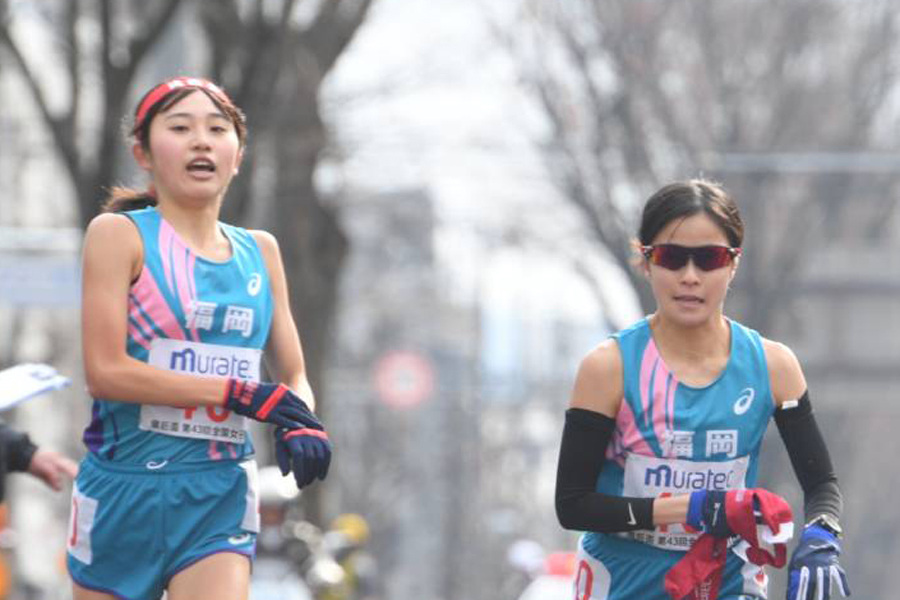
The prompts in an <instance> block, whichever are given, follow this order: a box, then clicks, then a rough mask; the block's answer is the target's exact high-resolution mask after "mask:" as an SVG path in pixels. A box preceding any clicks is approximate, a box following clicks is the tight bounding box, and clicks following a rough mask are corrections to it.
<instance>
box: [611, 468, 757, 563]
mask: <svg viewBox="0 0 900 600" xmlns="http://www.w3.org/2000/svg"><path fill="white" fill-rule="evenodd" d="M749 464H750V458H749V457H748V456H742V457H740V458H736V459H734V460H726V461H721V462H711V461H710V462H700V461H692V460H680V459H677V458H659V457H656V456H644V455H641V454H628V455H627V456H626V458H625V479H624V482H623V483H624V486H623V489H622V495H623V496H636V497H640V498H655V497H662V498H665V497H668V496H675V495H677V494H690V493H691V492H696V491H698V490H716V491H723V492H724V491H727V490H736V489H741V488H744V487H746V481H747V467H748V465H749ZM627 537H629V538H632V539H635V540H638V541H640V542H644V543H646V544H650V545H651V546H656V547H657V548H665V549H667V550H689V549H690V547H691V546H692V545H693V544H694V542H695V541H697V538H699V537H700V533H699V532H695V531H693V530H690V529H689V528H687V527H686V526H685V525H683V524H675V525H660V526H659V527H657V528H656V529H654V530H652V531H651V530H644V531H633V532H628V534H627Z"/></svg>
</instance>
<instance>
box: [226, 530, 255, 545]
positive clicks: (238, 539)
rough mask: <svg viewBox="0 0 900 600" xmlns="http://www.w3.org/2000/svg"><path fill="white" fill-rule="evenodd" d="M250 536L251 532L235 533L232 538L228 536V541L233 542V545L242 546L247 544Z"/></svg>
mask: <svg viewBox="0 0 900 600" xmlns="http://www.w3.org/2000/svg"><path fill="white" fill-rule="evenodd" d="M250 537H251V536H250V534H249V533H242V534H240V535H233V536H231V537H230V538H228V543H229V544H231V545H232V546H240V545H241V544H246V543H247V542H249V541H250Z"/></svg>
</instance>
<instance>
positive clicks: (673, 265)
mask: <svg viewBox="0 0 900 600" xmlns="http://www.w3.org/2000/svg"><path fill="white" fill-rule="evenodd" d="M641 252H642V253H643V254H644V258H646V259H647V260H649V261H650V262H651V263H653V264H654V265H659V266H660V267H663V268H664V269H669V270H671V271H677V270H678V269H681V268H682V267H684V266H685V265H686V264H687V263H688V261H689V260H693V261H694V265H695V266H696V267H697V268H698V269H701V270H703V271H715V270H716V269H721V268H722V267H724V266H726V265H728V264H729V263H730V262H731V261H732V260H734V259H735V258H737V257H738V256H740V255H741V249H740V248H729V247H728V246H680V245H678V244H656V245H654V246H641Z"/></svg>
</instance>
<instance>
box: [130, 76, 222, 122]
mask: <svg viewBox="0 0 900 600" xmlns="http://www.w3.org/2000/svg"><path fill="white" fill-rule="evenodd" d="M178 88H199V89H204V90H207V91H209V92H212V94H213V95H214V96H215V97H216V98H218V99H219V100H220V101H221V102H222V103H224V104H233V102H232V101H231V98H229V97H228V94H226V93H225V90H223V89H222V88H220V87H219V86H217V85H216V84H214V83H213V82H212V81H209V80H208V79H202V78H199V77H175V78H173V79H169V80H168V81H164V82H163V83H161V84H159V85H158V86H156V87H155V88H153V89H152V90H150V92H149V93H148V94H147V95H146V96H144V100H143V101H142V102H141V104H140V106H138V109H137V113H136V114H135V117H134V127H135V129H137V128H138V127H140V126H141V123H143V122H144V117H146V116H147V112H148V111H149V110H150V109H151V108H153V107H154V106H155V105H156V104H157V103H158V102H159V101H160V100H162V99H163V98H165V97H166V96H167V95H168V94H169V92H171V91H173V90H177V89H178Z"/></svg>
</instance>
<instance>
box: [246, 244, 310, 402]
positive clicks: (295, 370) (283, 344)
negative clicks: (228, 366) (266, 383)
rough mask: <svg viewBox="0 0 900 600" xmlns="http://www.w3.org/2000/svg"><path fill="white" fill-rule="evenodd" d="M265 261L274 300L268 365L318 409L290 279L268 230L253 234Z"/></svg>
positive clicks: (273, 372)
mask: <svg viewBox="0 0 900 600" xmlns="http://www.w3.org/2000/svg"><path fill="white" fill-rule="evenodd" d="M250 233H251V234H252V235H253V239H255V240H256V244H257V245H258V246H259V249H260V251H261V252H262V255H263V258H264V259H265V261H266V269H267V270H268V272H269V282H270V285H271V286H272V300H273V302H274V304H275V306H274V314H273V315H272V329H271V331H270V332H269V340H268V342H267V343H266V364H267V365H268V366H269V367H270V371H271V372H272V376H273V377H274V378H275V380H276V381H279V382H281V383H283V384H285V385H286V386H288V387H289V388H291V389H292V390H294V392H296V393H297V395H298V396H300V397H301V398H302V399H303V400H304V401H305V402H306V403H307V404H308V405H309V407H310V409H311V410H315V409H316V399H315V395H314V394H313V391H312V387H310V385H309V381H308V379H307V377H306V363H305V361H304V359H303V347H302V345H301V342H300V335H299V334H298V333H297V325H296V323H295V322H294V317H293V315H292V313H291V304H290V299H289V295H288V286H287V277H286V276H285V272H284V263H283V262H282V260H281V251H280V250H279V248H278V241H277V240H276V239H275V236H273V235H272V234H270V233H268V232H265V231H251V232H250Z"/></svg>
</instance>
